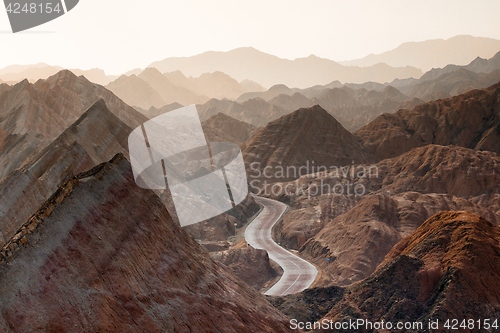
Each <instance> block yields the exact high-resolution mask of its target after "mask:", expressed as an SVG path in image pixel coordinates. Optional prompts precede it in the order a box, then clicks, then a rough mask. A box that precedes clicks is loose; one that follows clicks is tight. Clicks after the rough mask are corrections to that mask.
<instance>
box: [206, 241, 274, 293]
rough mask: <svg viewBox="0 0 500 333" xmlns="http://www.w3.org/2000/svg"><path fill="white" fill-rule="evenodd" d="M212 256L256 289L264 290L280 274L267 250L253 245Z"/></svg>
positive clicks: (216, 253)
mask: <svg viewBox="0 0 500 333" xmlns="http://www.w3.org/2000/svg"><path fill="white" fill-rule="evenodd" d="M210 256H211V257H212V258H213V259H214V260H216V261H218V262H220V263H222V264H223V265H224V266H225V267H226V268H227V269H228V270H229V271H230V272H232V273H233V274H234V275H236V276H237V277H238V278H239V279H241V280H242V281H243V282H245V283H246V284H248V285H249V286H251V287H253V288H255V289H256V290H259V291H262V290H263V289H265V288H266V286H267V287H269V286H268V283H269V282H270V281H272V280H274V278H276V277H277V276H278V273H277V272H276V271H275V270H274V268H272V267H271V264H270V262H269V256H268V255H267V252H266V251H265V250H257V249H254V248H253V247H250V246H249V247H245V248H234V249H229V250H227V251H221V252H215V253H211V254H210Z"/></svg>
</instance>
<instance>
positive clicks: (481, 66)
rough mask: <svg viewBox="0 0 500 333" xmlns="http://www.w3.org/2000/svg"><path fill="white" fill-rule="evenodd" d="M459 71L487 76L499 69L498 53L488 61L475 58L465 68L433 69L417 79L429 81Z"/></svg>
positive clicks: (453, 66)
mask: <svg viewBox="0 0 500 333" xmlns="http://www.w3.org/2000/svg"><path fill="white" fill-rule="evenodd" d="M459 69H464V70H467V71H471V72H474V73H478V74H479V73H483V74H488V73H491V72H494V71H496V70H499V69H500V51H499V52H497V53H496V54H495V55H494V56H493V57H491V58H489V57H488V59H483V58H481V57H477V58H475V59H474V60H473V61H471V62H470V63H469V64H468V65H466V66H457V65H447V66H445V67H443V68H433V69H431V70H430V71H428V72H427V73H425V74H424V75H422V77H421V78H420V79H419V81H429V80H434V79H437V78H438V77H439V76H441V75H443V74H448V73H451V72H454V71H457V70H459Z"/></svg>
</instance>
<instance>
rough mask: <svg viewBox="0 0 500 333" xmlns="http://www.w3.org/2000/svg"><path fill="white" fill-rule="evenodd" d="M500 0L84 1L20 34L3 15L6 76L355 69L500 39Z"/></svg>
mask: <svg viewBox="0 0 500 333" xmlns="http://www.w3.org/2000/svg"><path fill="white" fill-rule="evenodd" d="M498 13H500V1H497V0H477V1H464V0H447V1H440V0H433V1H407V0H394V1H373V0H370V1H368V0H367V1H347V0H346V1H334V0H310V1H295V0H286V1H282V0H265V1H262V0H251V1H246V0H245V1H241V0H212V1H208V0H200V1H196V0H178V1H170V0H141V1H139V0H137V1H129V0H80V3H79V4H78V6H76V7H75V8H74V9H73V10H72V11H70V12H69V13H68V14H66V15H64V16H62V17H60V18H58V19H56V20H54V21H52V22H49V23H47V24H44V25H42V26H39V27H36V28H33V29H31V30H29V31H27V32H22V33H18V34H12V33H11V32H10V26H9V22H8V18H7V14H6V12H5V10H4V9H3V8H0V50H1V52H0V68H3V67H5V66H7V65H11V64H33V63H38V62H46V63H48V64H51V65H60V66H63V67H67V68H82V69H88V68H92V67H100V68H103V69H105V70H106V72H107V73H109V74H118V73H122V72H125V71H127V70H130V69H132V68H136V67H145V66H147V65H148V64H150V63H151V62H153V61H156V60H161V59H164V58H166V57H171V56H190V55H195V54H199V53H202V52H204V51H208V50H216V51H228V50H231V49H234V48H237V47H241V46H253V47H255V48H257V49H259V50H261V51H264V52H267V53H270V54H274V55H277V56H279V57H282V58H288V59H294V58H297V57H305V56H308V55H310V54H315V55H317V56H320V57H324V58H329V59H333V60H337V61H339V60H350V59H355V58H360V57H363V56H365V55H367V54H370V53H381V52H384V51H387V50H390V49H393V48H395V47H397V46H398V45H400V44H401V43H403V42H407V41H422V40H427V39H436V38H444V39H446V38H449V37H453V36H456V35H461V34H467V35H473V36H481V37H491V38H495V39H500V24H499V21H498Z"/></svg>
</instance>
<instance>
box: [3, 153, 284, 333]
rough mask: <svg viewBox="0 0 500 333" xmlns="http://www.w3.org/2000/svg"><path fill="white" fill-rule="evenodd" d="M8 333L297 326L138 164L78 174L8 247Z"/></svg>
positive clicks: (119, 160)
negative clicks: (217, 251)
mask: <svg viewBox="0 0 500 333" xmlns="http://www.w3.org/2000/svg"><path fill="white" fill-rule="evenodd" d="M1 258H2V260H1V263H0V266H1V270H0V282H1V283H0V292H1V294H2V298H1V301H0V308H1V309H2V310H1V313H2V315H1V316H0V328H1V330H2V332H28V331H29V332H82V331H84V332H98V331H99V332H117V331H120V332H193V331H196V332H213V331H214V330H218V331H220V332H265V331H272V332H291V331H292V330H291V329H290V328H289V327H288V319H287V318H286V317H285V316H283V315H282V314H281V313H279V312H278V311H277V310H275V309H274V308H272V307H271V305H270V304H269V303H268V302H267V301H266V300H265V299H263V297H262V296H261V295H259V294H258V293H257V292H255V291H253V290H252V289H250V288H249V287H247V286H246V285H244V284H243V283H242V282H240V281H239V280H238V279H236V278H235V277H234V276H232V275H231V274H228V273H227V272H226V271H224V270H223V269H222V268H221V267H220V266H219V265H217V264H216V263H214V262H213V261H212V260H211V259H210V258H209V257H208V255H207V253H206V251H204V250H203V249H202V248H201V247H200V246H199V245H198V244H197V243H196V242H195V241H194V240H193V239H192V238H191V237H189V236H188V235H187V234H186V233H185V232H183V231H182V230H181V229H180V228H179V227H178V225H177V224H175V223H174V222H173V221H172V218H171V217H170V216H169V215H168V213H167V211H166V210H165V208H164V206H163V204H162V203H161V202H160V201H159V199H158V197H157V196H156V195H155V194H154V193H153V192H152V191H149V190H143V189H140V188H139V187H138V186H136V184H135V182H134V180H133V176H132V172H131V168H130V164H129V163H128V162H127V161H126V160H125V159H124V157H123V156H121V155H117V156H116V157H115V158H113V159H112V160H111V161H110V162H108V163H105V164H102V165H99V166H98V167H95V168H94V169H92V170H89V171H87V172H84V173H82V174H79V175H78V176H76V177H74V178H72V179H71V180H70V181H68V182H67V183H66V184H64V185H63V186H62V187H60V188H59V189H58V190H57V191H56V192H55V193H54V195H53V196H52V197H51V198H50V199H49V200H48V201H46V202H45V203H44V204H43V205H42V206H41V208H40V209H39V210H38V211H37V212H36V214H35V215H34V216H33V217H32V218H31V219H29V220H27V221H26V224H25V225H24V226H23V227H22V228H20V230H19V231H18V233H17V234H16V236H15V237H14V238H13V239H12V240H11V241H10V242H9V243H8V244H7V245H6V246H5V247H4V248H3V249H2V251H1Z"/></svg>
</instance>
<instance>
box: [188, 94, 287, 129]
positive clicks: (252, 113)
mask: <svg viewBox="0 0 500 333" xmlns="http://www.w3.org/2000/svg"><path fill="white" fill-rule="evenodd" d="M197 108H198V113H199V115H200V118H201V119H202V120H203V121H205V120H207V119H208V118H210V117H213V116H215V115H217V114H218V113H224V114H226V115H228V116H230V117H232V118H235V119H237V120H240V121H243V122H245V123H248V124H251V125H253V126H256V127H261V126H265V125H267V123H268V122H270V121H273V120H275V119H278V118H279V117H281V116H283V115H285V114H288V113H290V112H291V111H289V110H285V109H282V108H280V107H279V106H276V105H272V104H269V103H268V102H266V101H265V100H263V99H261V98H254V99H250V100H248V101H246V102H243V103H241V104H240V103H237V102H233V101H229V100H217V99H211V100H210V101H208V102H207V103H205V104H202V105H197Z"/></svg>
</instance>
